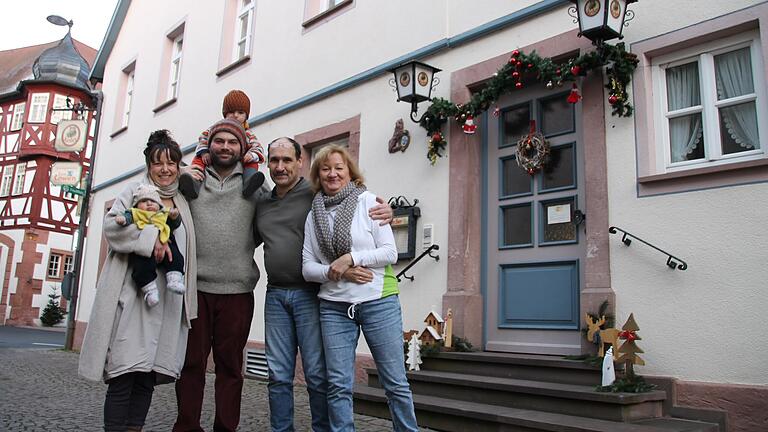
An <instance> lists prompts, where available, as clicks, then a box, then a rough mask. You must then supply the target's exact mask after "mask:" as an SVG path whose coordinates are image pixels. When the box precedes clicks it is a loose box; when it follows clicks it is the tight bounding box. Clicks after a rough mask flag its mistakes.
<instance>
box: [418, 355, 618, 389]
mask: <svg viewBox="0 0 768 432" xmlns="http://www.w3.org/2000/svg"><path fill="white" fill-rule="evenodd" d="M422 362H423V363H422V365H421V368H422V369H429V370H433V371H442V372H455V373H469V374H472V375H485V376H493V377H501V378H513V379H525V380H533V381H546V382H558V383H563V384H580V385H598V384H600V381H601V370H600V369H599V368H596V367H593V366H589V365H587V364H585V363H584V362H582V361H578V360H566V359H564V358H562V357H559V356H548V355H536V354H509V353H491V352H469V353H459V352H442V353H439V354H435V355H432V356H429V357H424V358H422ZM617 366H619V365H617Z"/></svg>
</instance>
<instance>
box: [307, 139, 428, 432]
mask: <svg viewBox="0 0 768 432" xmlns="http://www.w3.org/2000/svg"><path fill="white" fill-rule="evenodd" d="M310 181H311V183H312V185H313V187H314V189H315V190H316V191H317V194H316V195H315V198H314V200H313V202H312V211H310V213H309V215H308V216H307V221H306V223H305V228H304V250H303V261H304V266H303V271H302V272H303V274H304V279H306V280H307V281H311V282H320V283H322V285H321V287H320V291H319V293H318V297H320V325H321V329H322V333H323V345H324V354H325V362H326V367H327V373H328V413H329V417H330V424H331V430H332V431H354V430H355V425H354V414H353V410H352V391H353V385H354V381H355V349H356V348H357V340H358V338H359V336H360V331H361V330H362V332H363V335H364V336H365V340H366V342H367V343H368V346H369V347H370V349H371V354H372V355H373V360H374V362H375V363H376V368H377V369H378V371H379V377H380V379H381V382H382V385H383V387H384V390H385V392H386V395H387V399H388V401H389V409H390V414H391V416H392V423H393V427H394V430H395V431H418V426H417V424H416V416H415V414H414V409H413V397H412V395H411V389H410V386H409V385H408V380H407V379H406V375H405V360H404V355H403V331H402V328H403V324H402V313H401V310H400V301H399V300H398V292H399V291H398V288H397V279H396V278H395V275H394V272H393V271H392V266H391V264H394V263H395V262H397V249H396V248H395V241H394V236H393V235H392V229H391V228H390V226H389V225H384V226H381V225H379V223H378V222H377V221H374V220H372V219H371V218H370V217H369V216H368V210H369V209H370V208H371V207H373V206H375V205H376V196H375V195H374V194H372V193H370V192H368V191H366V189H365V185H364V184H363V177H362V176H361V175H360V172H359V170H358V168H357V165H356V164H355V162H354V161H353V160H352V159H351V158H350V157H349V154H348V153H347V151H346V149H344V148H343V147H339V146H335V145H331V146H328V147H326V148H324V149H323V150H321V151H320V153H319V154H318V155H317V157H316V158H315V161H314V162H313V163H312V168H311V170H310Z"/></svg>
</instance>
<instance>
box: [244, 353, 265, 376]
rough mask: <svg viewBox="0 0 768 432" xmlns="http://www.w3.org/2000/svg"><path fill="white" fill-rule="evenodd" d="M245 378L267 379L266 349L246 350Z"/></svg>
mask: <svg viewBox="0 0 768 432" xmlns="http://www.w3.org/2000/svg"><path fill="white" fill-rule="evenodd" d="M245 376H246V377H248V378H258V379H267V378H268V375H267V355H266V354H265V353H264V349H257V348H247V349H246V350H245Z"/></svg>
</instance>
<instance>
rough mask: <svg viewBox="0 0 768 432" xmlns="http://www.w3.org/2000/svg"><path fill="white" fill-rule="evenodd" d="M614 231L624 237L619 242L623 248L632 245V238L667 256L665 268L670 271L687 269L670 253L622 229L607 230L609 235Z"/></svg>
mask: <svg viewBox="0 0 768 432" xmlns="http://www.w3.org/2000/svg"><path fill="white" fill-rule="evenodd" d="M616 231H621V232H622V233H624V235H623V236H622V237H621V242H622V243H624V245H625V246H629V245H630V244H631V243H632V239H630V238H629V237H632V238H634V239H636V240H640V241H641V242H643V243H645V244H646V245H648V246H650V247H652V248H654V249H656V250H657V251H659V252H661V253H663V254H664V255H666V256H667V267H669V268H671V269H672V270H674V269H678V270H685V269H687V268H688V264H686V262H685V261H683V260H682V259H680V258H678V257H676V256H674V255H672V254H671V253H669V252H667V251H665V250H662V249H659V248H657V247H656V246H654V245H652V244H650V243H648V242H647V241H645V240H643V239H641V238H640V237H638V236H636V235H634V234H632V233H630V232H629V231H626V230H623V229H621V228H619V227H615V226H612V227H610V228H608V232H609V233H611V234H616ZM678 261H679V263H678Z"/></svg>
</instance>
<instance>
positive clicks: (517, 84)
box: [515, 81, 523, 89]
mask: <svg viewBox="0 0 768 432" xmlns="http://www.w3.org/2000/svg"><path fill="white" fill-rule="evenodd" d="M515 88H517V89H521V88H523V83H521V82H520V81H518V82H516V83H515Z"/></svg>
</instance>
